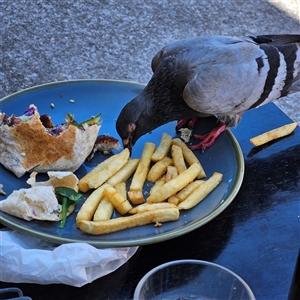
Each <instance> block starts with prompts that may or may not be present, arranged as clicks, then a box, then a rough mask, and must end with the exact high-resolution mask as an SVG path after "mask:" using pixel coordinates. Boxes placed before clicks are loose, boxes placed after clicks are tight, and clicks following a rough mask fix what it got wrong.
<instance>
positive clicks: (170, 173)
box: [166, 166, 178, 182]
mask: <svg viewBox="0 0 300 300" xmlns="http://www.w3.org/2000/svg"><path fill="white" fill-rule="evenodd" d="M177 175H178V172H177V168H176V167H174V166H168V167H167V173H166V182H168V181H170V180H171V179H174V178H175V177H177Z"/></svg>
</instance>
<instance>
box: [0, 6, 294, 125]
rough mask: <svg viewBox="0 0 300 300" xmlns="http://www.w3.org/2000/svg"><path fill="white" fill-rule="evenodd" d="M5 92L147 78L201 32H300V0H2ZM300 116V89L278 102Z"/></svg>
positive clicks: (0, 92)
mask: <svg viewBox="0 0 300 300" xmlns="http://www.w3.org/2000/svg"><path fill="white" fill-rule="evenodd" d="M0 20H1V21H0V22H1V26H0V27H1V29H0V30H1V31H0V32H1V40H0V41H1V44H2V45H1V48H2V57H1V61H0V80H1V86H0V98H2V97H4V96H7V95H9V94H11V93H13V92H16V91H20V90H22V89H24V88H27V87H31V86H35V85H39V84H43V83H48V82H53V81H61V80H70V79H83V78H84V79H88V78H98V79H102V78H107V79H118V80H127V81H135V82H141V83H147V81H148V80H149V79H150V76H151V68H150V62H151V59H152V57H153V55H154V54H155V53H156V52H157V51H158V50H159V49H160V48H161V47H162V46H164V45H165V44H166V43H169V42H171V41H174V40H178V39H183V38H187V37H192V36H197V35H208V34H218V35H258V34H272V33H300V0H268V1H267V0H247V1H244V0H232V1H230V0H214V1H207V0H159V1H154V0H144V1H142V0H132V1H130V0H128V1H117V0H115V1H114V0H98V1H97V0H63V1H59V0H56V1H50V0H18V1H7V0H0ZM276 104H277V105H278V106H279V107H280V108H281V109H282V110H283V111H285V112H286V113H287V114H288V115H289V116H290V118H292V119H293V120H295V121H297V122H298V123H299V124H300V93H298V94H294V95H293V96H288V97H286V98H283V99H281V100H279V101H277V102H276Z"/></svg>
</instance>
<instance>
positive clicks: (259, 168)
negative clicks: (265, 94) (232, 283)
mask: <svg viewBox="0 0 300 300" xmlns="http://www.w3.org/2000/svg"><path fill="white" fill-rule="evenodd" d="M289 122H291V120H290V119H289V118H288V117H287V116H286V115H285V114H284V113H283V112H282V111H281V110H280V109H279V108H277V107H276V106H275V105H274V104H268V105H266V106H264V107H261V108H258V109H256V110H252V111H249V112H247V113H246V114H245V115H244V117H243V120H242V122H241V123H240V124H239V125H238V127H237V128H235V129H232V132H233V134H234V135H235V136H236V138H237V140H238V142H239V143H240V146H241V148H242V151H243V154H244V159H245V176H244V181H243V184H242V187H241V189H240V191H239V193H238V195H237V196H236V198H235V200H234V201H233V202H232V203H231V204H230V206H229V207H228V208H227V209H226V210H225V211H223V212H222V213H221V214H220V215H219V216H217V217H216V218H215V219H213V220H212V221H211V222H209V223H207V224H206V225H204V226H202V227H200V228H199V229H197V230H195V231H193V232H190V233H188V234H186V235H184V236H181V237H178V238H175V239H172V240H169V241H165V242H161V243H158V244H153V245H147V246H142V247H139V249H138V251H137V253H136V254H135V255H134V256H133V257H132V258H131V259H130V260H129V261H128V262H127V263H126V264H124V265H123V266H122V267H120V268H119V269H118V270H117V271H115V272H114V273H111V274H109V275H106V276H105V277H102V278H100V279H98V280H96V281H94V282H92V283H90V284H87V285H85V286H83V287H81V288H77V287H71V286H67V285H59V284H55V285H37V284H16V283H3V282H2V283H1V284H0V287H1V288H4V287H18V288H20V289H21V290H22V291H23V293H24V295H26V296H30V297H31V298H32V299H34V300H39V299H43V300H47V299H51V300H52V299H56V300H60V299H82V300H84V299H131V298H132V297H133V293H134V289H135V287H136V285H137V283H138V282H139V280H140V279H141V278H142V277H143V275H145V274H146V273H147V272H148V271H150V270H151V269H152V268H154V267H156V266H158V265H160V264H162V263H165V262H168V261H171V260H179V259H199V260H206V261H210V262H214V263H217V264H220V265H222V266H224V267H226V268H229V269H230V270H232V271H233V272H235V273H237V274H238V275H239V276H241V277H242V278H243V279H244V280H245V281H246V282H247V283H248V284H249V286H250V287H251V289H252V290H253V292H254V294H255V296H256V298H257V299H258V300H259V299H266V300H269V299H273V300H275V299H280V300H281V299H287V298H288V294H289V291H290V288H291V283H292V278H293V274H294V271H295V266H296V261H297V256H298V252H299V218H300V211H299V200H300V128H299V127H297V128H296V130H295V132H294V133H293V134H291V135H290V136H288V137H285V138H282V139H280V140H277V141H276V142H271V143H269V144H267V145H265V146H263V147H257V148H254V147H253V145H252V144H251V143H250V142H249V139H250V138H251V137H253V136H255V135H257V134H260V133H262V132H264V131H266V130H270V129H273V128H276V127H278V126H281V125H284V124H286V123H289Z"/></svg>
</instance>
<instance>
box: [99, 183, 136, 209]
mask: <svg viewBox="0 0 300 300" xmlns="http://www.w3.org/2000/svg"><path fill="white" fill-rule="evenodd" d="M103 195H104V196H105V197H107V199H108V200H109V201H110V202H111V203H112V205H113V206H114V208H115V209H116V210H117V211H118V212H119V213H120V214H121V215H125V214H126V213H128V212H129V211H130V210H131V209H132V206H131V204H130V203H129V201H128V200H127V199H125V198H124V197H123V196H122V195H121V194H120V193H118V192H117V191H116V189H115V188H114V187H112V186H109V187H107V188H105V189H104V191H103Z"/></svg>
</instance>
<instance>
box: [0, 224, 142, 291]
mask: <svg viewBox="0 0 300 300" xmlns="http://www.w3.org/2000/svg"><path fill="white" fill-rule="evenodd" d="M137 249H138V247H131V248H109V249H97V248H95V247H93V246H91V245H88V244H85V243H70V244H63V245H57V244H53V243H50V242H46V241H42V240H40V239H38V238H35V237H32V236H29V235H26V234H21V233H18V232H16V231H11V230H8V229H5V230H0V281H3V282H14V283H38V284H53V283H62V284H67V285H71V286H76V287H81V286H83V285H85V284H87V283H90V282H92V281H94V280H95V279H98V278H100V277H102V276H104V275H107V274H109V273H111V272H113V271H115V270H116V269H118V268H119V267H120V266H122V265H123V264H124V263H126V262H127V261H128V260H129V259H130V257H132V256H133V255H134V253H135V252H136V250H137Z"/></svg>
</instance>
